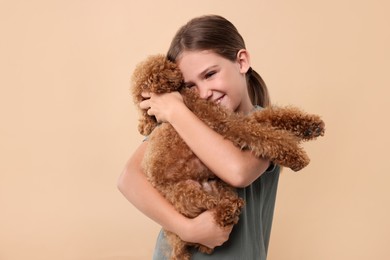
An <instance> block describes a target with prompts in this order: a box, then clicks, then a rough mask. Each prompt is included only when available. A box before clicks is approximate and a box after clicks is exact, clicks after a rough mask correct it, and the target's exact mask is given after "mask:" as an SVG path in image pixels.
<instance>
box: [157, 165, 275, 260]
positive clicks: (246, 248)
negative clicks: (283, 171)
mask: <svg viewBox="0 0 390 260" xmlns="http://www.w3.org/2000/svg"><path fill="white" fill-rule="evenodd" d="M279 173H280V167H279V166H278V165H275V166H273V165H272V166H271V167H269V168H268V169H267V171H266V172H265V173H263V174H262V175H261V176H260V177H259V178H258V179H257V180H255V181H254V182H253V183H252V184H251V185H249V186H248V187H246V188H241V189H238V194H239V196H240V197H241V198H243V199H244V200H245V203H246V204H245V207H244V209H243V210H242V213H241V215H240V220H239V222H238V223H237V225H235V226H234V228H233V230H232V233H231V234H230V237H229V240H228V241H227V242H226V243H224V244H223V245H222V246H220V247H216V248H215V250H214V252H213V253H212V254H211V255H208V254H202V253H200V252H198V251H195V250H194V251H193V255H192V258H191V259H192V260H203V259H205V260H206V259H221V260H266V258H267V251H268V244H269V239H270V234H271V226H272V219H273V213H274V208H275V201H276V191H277V186H278V180H279ZM166 252H169V245H168V244H167V241H166V239H165V237H164V232H163V231H161V232H160V234H159V236H158V238H157V243H156V248H155V251H154V256H153V260H168V258H167V256H166Z"/></svg>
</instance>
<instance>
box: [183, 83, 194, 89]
mask: <svg viewBox="0 0 390 260" xmlns="http://www.w3.org/2000/svg"><path fill="white" fill-rule="evenodd" d="M185 87H186V88H192V87H195V84H186V85H185Z"/></svg>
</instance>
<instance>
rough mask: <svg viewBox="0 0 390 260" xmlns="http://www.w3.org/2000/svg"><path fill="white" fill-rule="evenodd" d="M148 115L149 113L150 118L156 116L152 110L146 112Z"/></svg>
mask: <svg viewBox="0 0 390 260" xmlns="http://www.w3.org/2000/svg"><path fill="white" fill-rule="evenodd" d="M146 113H147V114H148V115H149V116H154V114H153V111H152V109H150V108H149V109H148V110H147V111H146Z"/></svg>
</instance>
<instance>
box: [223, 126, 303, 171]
mask: <svg viewBox="0 0 390 260" xmlns="http://www.w3.org/2000/svg"><path fill="white" fill-rule="evenodd" d="M225 137H226V138H227V139H229V140H231V141H232V142H233V143H234V144H235V145H237V146H238V147H240V148H241V149H247V150H251V151H252V152H253V154H254V155H255V156H257V157H262V158H267V159H269V160H271V161H274V162H275V163H277V164H280V165H282V166H285V167H288V168H291V169H292V170H294V171H298V170H300V169H302V168H304V167H305V166H306V165H307V164H308V163H309V157H308V156H307V154H306V153H305V151H304V150H303V149H302V147H300V146H299V141H300V139H299V137H297V136H295V135H293V134H292V133H290V132H289V131H287V130H280V129H277V128H274V127H272V126H270V125H267V124H261V123H257V122H254V121H244V122H242V121H241V122H240V121H235V122H233V123H231V124H230V125H229V130H228V131H227V132H226V134H225Z"/></svg>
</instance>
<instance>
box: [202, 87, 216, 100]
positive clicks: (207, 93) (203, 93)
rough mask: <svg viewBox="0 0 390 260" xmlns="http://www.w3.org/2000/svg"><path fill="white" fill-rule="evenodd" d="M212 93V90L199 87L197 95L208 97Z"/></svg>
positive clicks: (203, 97)
mask: <svg viewBox="0 0 390 260" xmlns="http://www.w3.org/2000/svg"><path fill="white" fill-rule="evenodd" d="M212 95H213V91H211V90H210V89H208V88H204V89H200V90H199V96H200V98H202V99H206V100H207V99H209V98H210V97H211V96H212Z"/></svg>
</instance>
